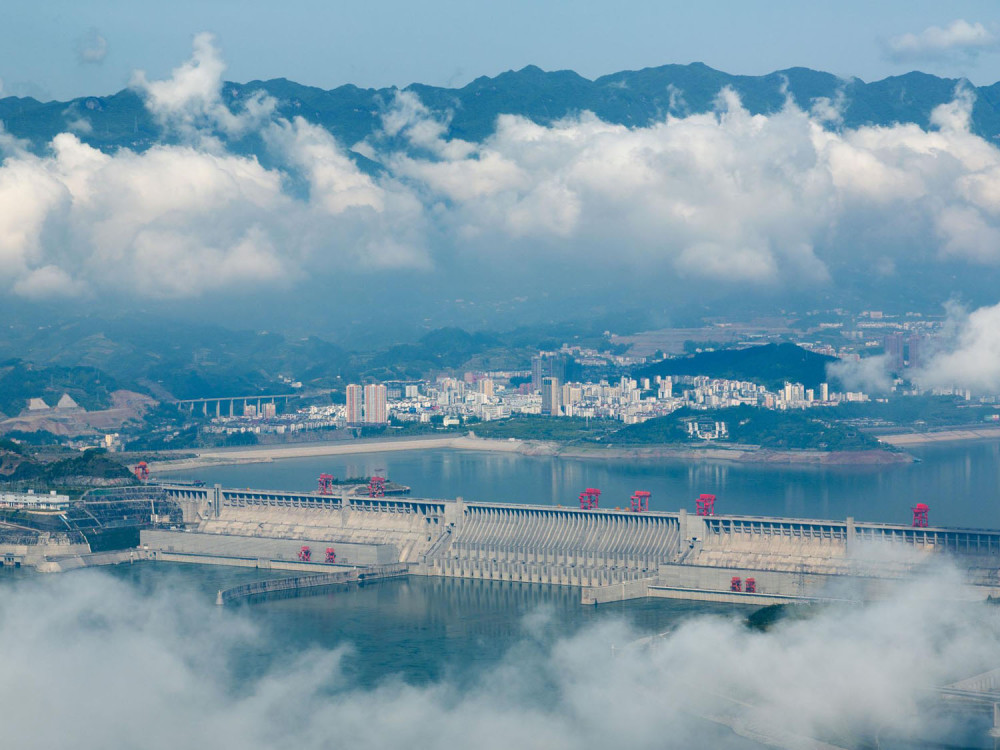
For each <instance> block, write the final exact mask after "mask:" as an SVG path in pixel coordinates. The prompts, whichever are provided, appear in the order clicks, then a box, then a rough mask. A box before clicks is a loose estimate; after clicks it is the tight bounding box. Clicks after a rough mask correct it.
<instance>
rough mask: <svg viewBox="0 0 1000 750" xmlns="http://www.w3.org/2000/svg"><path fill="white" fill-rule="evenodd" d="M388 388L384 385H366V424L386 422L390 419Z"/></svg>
mask: <svg viewBox="0 0 1000 750" xmlns="http://www.w3.org/2000/svg"><path fill="white" fill-rule="evenodd" d="M386 393H387V389H386V387H385V386H384V385H376V384H374V383H372V384H371V385H366V386H365V423H366V424H386V423H388V421H389V412H388V407H387V406H386V400H387V399H386Z"/></svg>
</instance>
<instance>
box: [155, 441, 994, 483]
mask: <svg viewBox="0 0 1000 750" xmlns="http://www.w3.org/2000/svg"><path fill="white" fill-rule="evenodd" d="M983 432H986V431H983ZM997 433H998V434H1000V430H998V431H997ZM896 437H905V436H896ZM885 442H887V443H890V442H892V441H891V440H890V439H886V440H885ZM902 444H903V443H900V445H902ZM440 449H451V450H472V451H488V452H493V453H519V454H521V455H525V456H555V457H560V458H574V459H587V460H600V461H608V460H616V461H618V460H623V459H628V460H638V461H664V460H666V461H732V462H735V463H769V464H810V465H815V464H823V465H837V466H841V465H881V464H895V463H909V462H911V461H912V460H913V458H912V457H911V456H909V455H907V454H906V453H902V452H898V451H890V450H866V451H817V450H770V449H766V448H760V447H759V446H752V445H747V446H741V445H731V446H722V445H714V446H704V447H689V446H681V445H637V446H628V445H580V444H566V443H559V442H555V441H546V440H517V439H504V440H502V439H493V438H480V437H476V436H474V435H462V436H454V437H440V438H438V437H432V438H421V439H392V440H371V441H338V442H332V443H307V444H295V445H269V446H257V447H254V448H244V449H231V450H211V451H203V452H200V453H198V455H197V457H195V458H183V459H179V460H177V461H157V462H154V463H151V464H150V466H149V469H150V472H152V473H153V474H154V475H155V474H165V473H169V472H178V471H190V470H192V469H203V468H206V467H209V466H228V465H237V464H246V463H266V462H270V461H280V460H282V459H287V458H312V457H322V456H342V455H353V454H365V453H387V452H395V451H413V450H440Z"/></svg>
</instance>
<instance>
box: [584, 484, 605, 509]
mask: <svg viewBox="0 0 1000 750" xmlns="http://www.w3.org/2000/svg"><path fill="white" fill-rule="evenodd" d="M600 500H601V491H600V490H599V489H597V488H596V487H588V488H587V489H585V490H584V491H583V492H581V493H580V510H597V506H598V503H599V502H600Z"/></svg>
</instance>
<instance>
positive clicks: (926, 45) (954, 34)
mask: <svg viewBox="0 0 1000 750" xmlns="http://www.w3.org/2000/svg"><path fill="white" fill-rule="evenodd" d="M998 42H1000V38H998V37H997V34H996V32H995V31H993V30H991V29H988V28H986V27H985V26H984V25H983V24H981V23H979V22H978V21H977V22H975V23H969V22H968V21H965V20H964V19H961V18H959V19H956V20H954V21H952V22H951V23H950V24H948V25H947V26H945V27H941V26H928V27H927V28H926V29H924V30H923V31H921V32H920V33H917V34H913V33H908V34H902V35H900V36H896V37H893V38H892V39H890V40H889V42H888V45H887V47H888V53H889V56H890V57H891V58H892V59H894V60H897V61H899V62H905V61H914V60H935V59H941V58H943V57H948V56H953V55H956V54H959V55H965V56H969V55H975V54H977V53H979V52H981V51H985V50H994V49H996V48H997V45H998Z"/></svg>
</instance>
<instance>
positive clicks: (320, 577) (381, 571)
mask: <svg viewBox="0 0 1000 750" xmlns="http://www.w3.org/2000/svg"><path fill="white" fill-rule="evenodd" d="M408 572H409V567H408V566H407V565H405V564H402V565H376V566H372V567H368V568H352V569H351V570H343V571H334V572H326V573H315V574H313V575H306V576H292V577H290V578H271V579H268V580H266V581H252V582H251V583H244V584H241V585H239V586H233V587H232V588H228V589H221V590H220V591H219V593H218V595H217V596H216V598H215V603H216V604H218V605H220V606H221V605H223V604H228V603H229V602H233V601H237V600H239V599H248V598H250V597H253V596H266V595H267V594H275V593H279V592H294V591H303V590H306V589H312V588H320V587H323V586H335V585H339V584H350V583H367V582H373V581H382V580H385V579H388V578H399V577H402V576H405V575H406V574H407V573H408Z"/></svg>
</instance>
